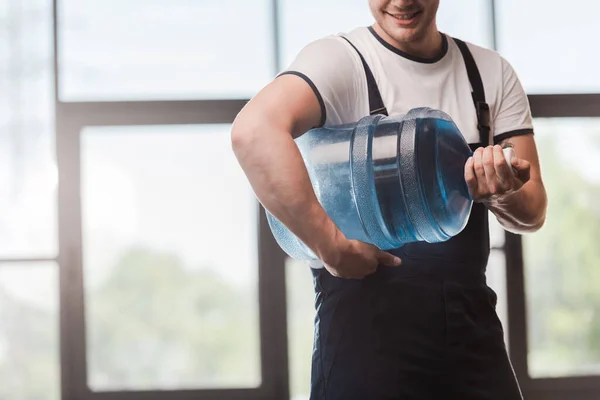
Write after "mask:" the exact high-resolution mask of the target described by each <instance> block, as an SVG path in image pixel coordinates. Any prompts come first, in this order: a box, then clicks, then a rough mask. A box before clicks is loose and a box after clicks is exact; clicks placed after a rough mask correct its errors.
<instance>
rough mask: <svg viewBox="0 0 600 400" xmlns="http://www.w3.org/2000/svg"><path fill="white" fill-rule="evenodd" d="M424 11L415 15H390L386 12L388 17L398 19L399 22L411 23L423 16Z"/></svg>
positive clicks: (416, 12) (414, 13)
mask: <svg viewBox="0 0 600 400" xmlns="http://www.w3.org/2000/svg"><path fill="white" fill-rule="evenodd" d="M421 12H422V11H420V10H419V11H415V12H413V13H399V14H392V13H388V12H386V14H387V15H389V16H391V17H393V18H395V19H397V20H398V21H403V22H409V21H411V20H413V19H415V18H416V17H417V16H419V15H420V14H421Z"/></svg>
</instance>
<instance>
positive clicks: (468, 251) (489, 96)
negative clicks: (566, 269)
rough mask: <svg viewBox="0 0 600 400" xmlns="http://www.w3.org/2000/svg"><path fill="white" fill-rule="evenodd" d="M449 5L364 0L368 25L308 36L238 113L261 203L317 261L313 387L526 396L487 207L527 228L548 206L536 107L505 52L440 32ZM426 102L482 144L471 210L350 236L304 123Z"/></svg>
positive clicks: (344, 394)
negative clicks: (426, 235) (335, 216)
mask: <svg viewBox="0 0 600 400" xmlns="http://www.w3.org/2000/svg"><path fill="white" fill-rule="evenodd" d="M438 5H439V0H369V6H370V10H371V12H372V14H373V17H374V19H375V23H374V24H373V25H372V26H370V27H359V28H356V29H354V30H353V31H351V32H349V33H348V34H345V35H343V36H344V37H342V36H340V35H336V36H329V37H326V38H323V39H320V40H317V41H315V42H313V43H310V44H309V45H307V46H306V47H305V48H304V49H303V50H302V51H301V52H300V53H299V54H298V56H297V57H296V59H295V61H294V62H293V63H292V65H291V66H290V67H289V68H288V70H287V71H285V72H284V73H283V74H280V75H279V76H278V77H277V78H276V79H275V80H274V81H273V82H272V83H270V84H269V85H268V86H266V87H265V88H264V89H263V90H262V91H261V92H260V93H259V94H258V95H257V96H256V97H254V98H253V99H252V100H251V101H250V102H249V103H248V104H247V105H246V107H245V108H244V109H243V110H242V112H241V113H240V114H239V116H238V117H237V118H236V121H235V123H234V125H233V128H232V143H233V148H234V151H235V153H236V156H237V157H238V160H239V162H240V164H241V166H242V168H243V169H244V171H245V172H246V174H247V176H248V179H249V181H250V182H251V185H252V187H253V189H254V190H255V192H256V195H257V197H258V198H259V200H260V201H261V203H262V204H263V205H264V207H265V208H266V209H268V210H269V211H270V212H271V213H272V214H273V215H274V216H275V217H277V218H278V219H279V220H280V221H281V222H282V223H284V224H285V225H286V226H287V227H288V228H289V229H290V230H291V231H292V232H293V233H294V234H296V236H298V237H299V238H300V239H301V240H302V241H303V242H304V243H305V244H306V245H307V246H308V247H309V248H310V249H312V250H313V251H314V253H315V254H316V255H317V256H318V258H319V260H321V261H322V263H319V264H312V265H311V267H312V268H311V271H312V272H313V275H314V283H315V290H316V293H317V298H316V299H317V301H316V306H317V317H316V321H315V344H314V352H313V364H312V379H311V380H312V382H311V399H314V400H316V399H366V400H378V399H411V400H412V399H436V400H437V399H440V400H441V399H457V400H459V399H460V400H467V399H469V400H478V399H481V400H483V399H498V400H513V399H520V398H521V397H522V396H521V393H520V389H519V386H518V384H517V382H516V379H515V376H514V373H513V371H512V367H511V365H510V362H509V360H508V357H507V354H506V350H505V347H504V342H503V332H502V327H501V324H500V321H499V320H498V317H497V315H496V311H495V305H496V296H495V293H494V292H493V291H492V290H491V289H490V288H489V287H488V286H487V285H486V283H485V267H486V264H487V260H488V256H489V250H490V248H489V232H488V219H487V218H488V210H491V212H492V213H493V214H494V215H495V216H496V218H497V219H498V220H499V221H500V223H501V224H502V225H503V226H504V228H506V229H507V230H509V231H512V232H517V233H524V232H533V231H536V230H537V229H539V228H540V227H541V226H542V225H543V223H544V220H545V214H546V194H545V190H544V186H543V183H542V179H541V173H540V167H539V163H538V156H537V150H536V146H535V142H534V138H533V125H532V118H531V114H530V110H529V105H528V102H527V97H526V95H525V93H524V91H523V89H522V86H521V85H520V83H519V80H518V78H517V76H516V74H515V72H514V71H513V69H512V68H511V66H510V65H509V64H508V62H506V61H505V60H504V59H503V58H502V57H501V56H500V55H498V54H497V53H495V52H493V51H491V50H487V49H484V48H481V47H478V46H475V45H472V44H465V43H464V42H462V41H460V40H455V39H453V38H449V37H448V36H446V35H445V34H443V33H441V32H439V31H438V29H437V26H436V13H437V9H438ZM465 23H468V22H467V21H465ZM369 75H371V76H372V77H373V79H371V82H369V79H368V78H367V77H369ZM421 106H428V107H432V108H435V109H440V110H442V111H444V112H446V113H448V114H449V115H450V116H451V117H452V118H453V120H454V122H455V123H456V124H457V126H458V127H459V129H460V130H461V132H462V133H463V135H464V136H465V138H466V139H467V140H468V141H469V143H470V144H471V146H472V148H474V149H475V148H476V151H475V153H474V155H473V157H471V158H470V159H469V160H468V161H467V163H466V165H465V171H464V172H465V180H466V182H467V184H468V187H469V191H470V193H471V195H472V197H473V199H474V200H475V204H474V206H473V210H472V213H471V216H470V219H469V223H468V224H467V226H466V228H465V229H464V230H463V231H462V232H461V233H460V234H459V235H457V236H456V237H454V238H452V239H451V240H449V241H447V242H444V243H436V244H429V243H412V244H408V245H405V246H403V247H402V248H400V249H397V250H394V251H391V252H384V251H381V250H379V249H378V248H376V247H375V246H372V245H369V244H366V243H362V242H359V241H355V240H350V239H348V238H346V237H345V236H344V234H343V233H342V232H340V231H339V230H338V228H337V227H336V226H335V224H334V223H333V222H332V221H331V219H330V218H329V217H328V216H327V215H326V213H325V212H324V210H323V208H322V207H321V206H320V204H319V203H318V201H317V198H316V196H315V194H314V191H313V189H312V186H311V184H310V181H309V178H308V174H307V171H306V168H305V166H304V164H303V161H302V159H301V156H300V154H299V151H298V150H297V147H296V145H295V143H294V141H293V139H294V138H296V137H298V136H299V135H302V134H303V133H304V132H306V131H307V130H309V129H311V128H314V127H318V126H323V125H338V124H342V123H350V122H356V121H358V120H359V119H360V118H362V117H364V116H365V115H369V114H370V113H371V114H374V113H384V114H385V113H386V112H387V113H388V114H389V115H397V114H404V113H406V112H407V111H408V110H410V109H411V108H414V107H421ZM507 144H510V145H511V146H512V147H513V148H514V150H515V153H516V157H515V158H513V159H512V160H511V164H512V165H510V166H509V165H508V163H506V161H505V159H504V156H503V154H502V148H501V146H505V145H507ZM511 167H512V168H513V169H514V172H515V173H514V174H513V173H512V172H511V170H510V169H511ZM400 264H401V265H400Z"/></svg>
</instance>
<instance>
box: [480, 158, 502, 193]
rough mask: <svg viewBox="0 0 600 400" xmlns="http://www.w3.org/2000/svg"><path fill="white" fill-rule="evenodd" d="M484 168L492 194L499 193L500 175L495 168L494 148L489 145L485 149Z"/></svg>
mask: <svg viewBox="0 0 600 400" xmlns="http://www.w3.org/2000/svg"><path fill="white" fill-rule="evenodd" d="M482 161H483V170H484V171H485V181H486V183H487V187H488V190H489V192H490V194H495V193H498V184H499V182H498V177H497V176H496V169H495V168H494V148H493V147H491V146H488V147H486V148H485V150H483V156H482Z"/></svg>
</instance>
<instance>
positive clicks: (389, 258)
mask: <svg viewBox="0 0 600 400" xmlns="http://www.w3.org/2000/svg"><path fill="white" fill-rule="evenodd" d="M377 261H379V264H381V265H384V266H386V267H397V266H398V265H400V264H402V260H400V258H398V257H396V256H395V255H393V254H390V253H388V252H385V251H380V252H379V254H378V255H377Z"/></svg>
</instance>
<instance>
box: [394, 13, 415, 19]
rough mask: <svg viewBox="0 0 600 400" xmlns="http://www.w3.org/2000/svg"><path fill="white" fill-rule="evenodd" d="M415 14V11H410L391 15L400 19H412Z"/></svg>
mask: <svg viewBox="0 0 600 400" xmlns="http://www.w3.org/2000/svg"><path fill="white" fill-rule="evenodd" d="M415 15H417V13H412V14H393V15H392V17H394V18H396V19H401V20H409V19H412V18H413V17H414V16H415Z"/></svg>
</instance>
